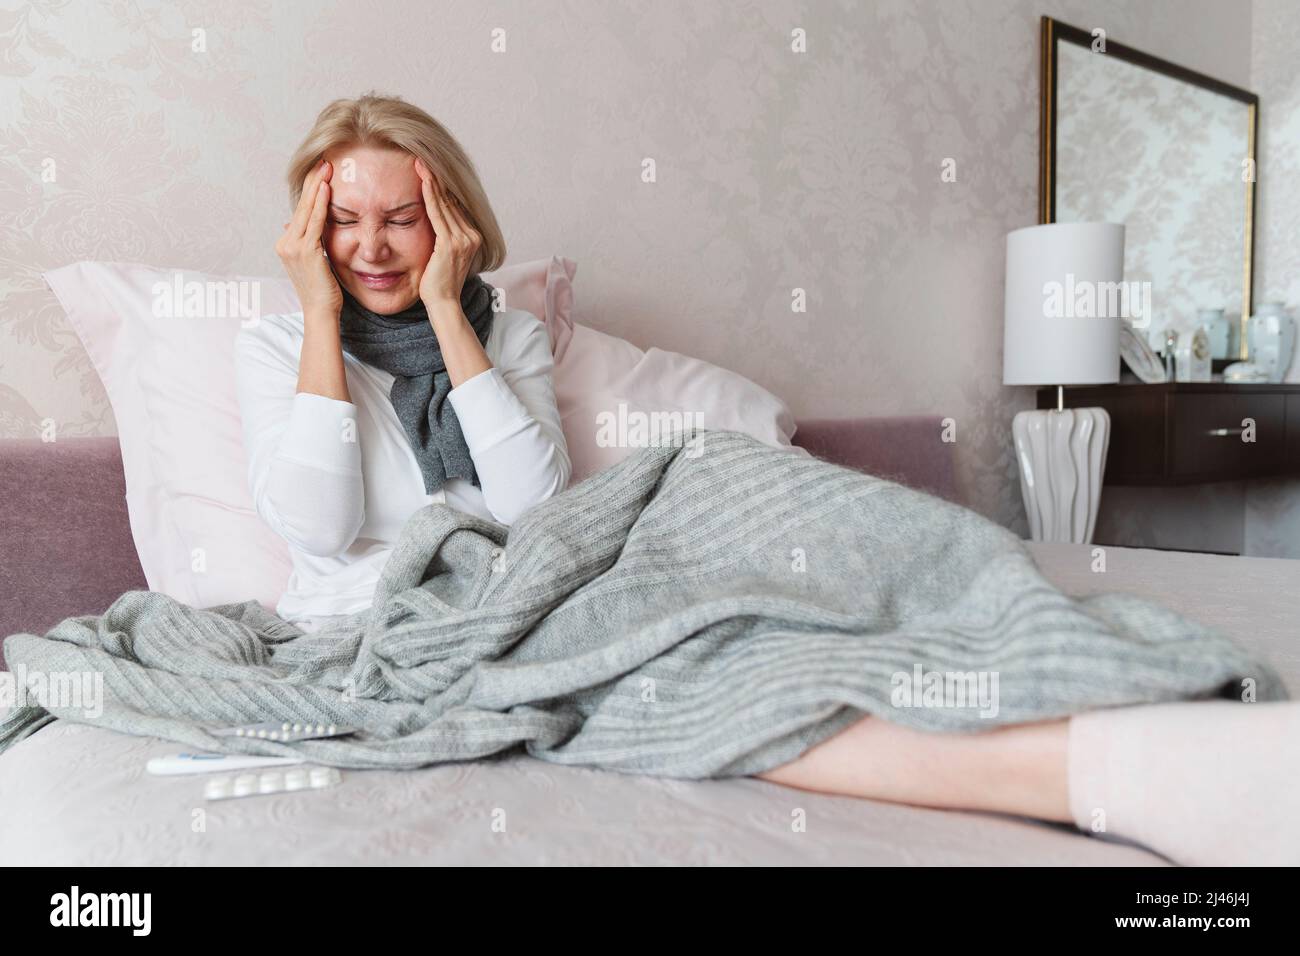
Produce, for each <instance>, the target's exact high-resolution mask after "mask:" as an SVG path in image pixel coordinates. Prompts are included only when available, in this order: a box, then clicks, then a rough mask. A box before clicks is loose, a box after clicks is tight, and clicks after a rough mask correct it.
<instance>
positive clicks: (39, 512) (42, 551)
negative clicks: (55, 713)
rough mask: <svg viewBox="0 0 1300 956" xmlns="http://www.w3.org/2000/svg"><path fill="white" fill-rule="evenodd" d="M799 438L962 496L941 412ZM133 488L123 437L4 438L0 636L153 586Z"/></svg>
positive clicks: (854, 463)
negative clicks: (139, 545) (133, 520)
mask: <svg viewBox="0 0 1300 956" xmlns="http://www.w3.org/2000/svg"><path fill="white" fill-rule="evenodd" d="M794 442H795V444H796V445H800V446H801V447H803V448H806V449H807V450H808V451H809V452H810V453H812V454H814V455H816V456H817V457H819V458H824V459H827V460H829V461H834V462H836V463H838V464H842V465H847V466H849V467H851V468H858V469H861V470H863V471H867V472H870V473H872V474H876V475H881V476H883V477H887V478H891V479H893V480H895V481H899V482H901V483H903V484H907V485H910V486H912V487H915V488H920V489H922V490H924V491H928V492H931V493H932V494H937V495H939V496H941V497H944V498H948V499H949V500H951V501H959V500H960V499H959V497H958V494H957V487H956V482H955V479H954V474H953V462H952V456H951V449H952V446H951V444H948V443H944V442H942V441H940V419H939V418H937V417H922V416H918V417H908V418H846V419H813V420H808V421H803V422H800V423H799V426H798V429H797V431H796V433H795V439H794ZM125 494H126V488H125V484H124V479H123V477H122V456H121V451H120V450H119V447H118V442H117V438H115V437H107V438H72V439H66V438H65V439H61V440H59V441H57V442H48V443H47V442H42V441H40V440H38V439H11V440H5V441H0V554H3V555H4V560H3V561H0V596H2V597H3V602H2V603H0V640H2V639H3V638H4V637H7V636H9V635H10V634H16V633H19V632H24V633H33V634H43V633H44V632H45V631H46V630H47V629H49V628H50V627H52V626H53V625H55V624H57V623H58V622H59V621H61V620H63V619H64V618H66V617H71V616H73V615H76V614H100V613H102V612H103V611H104V609H105V608H107V607H108V605H109V604H111V603H112V602H113V601H114V600H115V599H116V598H117V597H119V596H120V595H121V594H122V592H123V591H129V590H136V589H144V588H147V587H148V584H147V583H146V582H145V579H144V573H143V572H142V571H141V570H140V561H139V559H138V558H137V557H136V548H135V543H134V541H133V540H132V537H131V525H130V522H129V521H128V519H127V510H126V500H125ZM3 667H4V661H3V657H2V656H0V669H2V668H3Z"/></svg>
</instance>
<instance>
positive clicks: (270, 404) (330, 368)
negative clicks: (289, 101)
mask: <svg viewBox="0 0 1300 956" xmlns="http://www.w3.org/2000/svg"><path fill="white" fill-rule="evenodd" d="M289 182H290V187H291V195H292V201H293V203H294V207H295V208H294V212H293V218H292V220H291V221H290V222H288V223H286V224H285V227H284V234H283V235H282V236H281V237H280V239H279V240H278V241H277V243H276V252H277V253H278V254H279V256H280V259H281V261H282V262H283V263H284V267H285V271H286V272H287V273H288V275H289V278H290V279H291V280H292V282H293V285H294V288H295V289H296V290H297V293H298V298H299V301H300V303H301V305H302V311H301V312H298V313H294V314H292V315H287V316H267V317H263V318H262V319H261V321H259V322H258V323H257V324H256V325H254V326H252V327H249V328H247V329H244V330H242V331H241V332H240V334H239V336H238V339H237V343H236V346H237V388H238V395H239V402H240V409H241V414H242V417H243V428H244V442H245V448H246V451H247V453H248V457H249V482H250V484H251V486H252V492H253V499H254V502H255V504H256V507H257V511H258V513H259V514H260V515H261V516H262V518H263V519H264V520H265V521H266V522H267V524H268V525H269V526H270V527H271V528H272V529H274V530H275V531H276V533H277V534H279V535H280V536H281V537H282V538H284V539H285V541H287V542H288V544H289V550H290V555H291V558H292V562H293V573H292V575H291V577H290V579H289V585H288V589H287V590H286V592H285V594H284V595H283V597H282V598H281V600H280V601H279V603H278V604H277V606H276V611H277V613H279V614H280V616H281V617H284V618H285V619H286V620H289V621H293V622H295V623H298V624H299V625H300V626H303V627H304V628H305V629H307V630H314V629H316V628H317V627H319V626H321V625H322V624H324V623H327V622H330V621H332V620H336V619H340V618H342V617H345V616H347V615H350V614H353V613H356V612H359V611H364V610H365V609H366V608H368V607H369V606H370V603H371V599H372V597H373V594H374V589H375V585H376V583H377V582H378V580H379V574H380V571H381V569H382V568H383V565H384V562H385V561H386V560H387V558H388V556H389V554H390V553H391V551H392V548H393V545H394V544H395V543H396V541H397V538H398V535H399V533H400V531H401V528H402V526H403V525H404V524H405V522H406V520H407V519H408V518H409V517H410V516H411V515H412V514H413V513H414V512H415V511H417V510H418V509H419V508H421V507H423V506H425V505H426V504H429V503H431V502H443V503H446V504H448V505H450V506H452V507H454V508H457V509H459V510H461V511H465V512H468V513H471V514H476V515H479V516H481V517H484V518H489V519H493V520H496V521H500V522H502V523H504V524H511V523H513V522H514V521H515V520H516V519H518V517H519V516H520V515H521V514H522V513H523V512H524V511H526V510H527V509H529V508H530V507H532V506H533V505H535V504H537V503H538V502H541V501H543V500H545V499H546V498H548V497H550V496H551V495H553V494H555V493H556V492H558V491H560V490H562V489H563V488H564V487H565V486H566V485H567V484H568V481H569V475H570V470H571V469H570V463H569V456H568V452H567V449H566V446H565V442H564V435H563V433H562V431H561V429H560V416H559V412H558V411H557V409H556V405H555V391H554V387H553V385H552V381H551V369H552V357H551V347H550V341H549V339H548V336H547V333H546V329H545V328H544V326H543V325H542V323H541V322H539V321H538V320H537V319H536V318H535V317H534V316H533V315H532V314H530V313H528V312H525V311H523V310H520V309H512V308H504V309H502V310H501V311H496V312H494V311H493V309H494V305H496V304H497V303H495V302H494V290H493V289H492V288H491V287H490V286H488V285H487V284H485V283H484V282H483V281H482V280H481V279H480V278H479V276H478V273H479V272H482V271H486V270H491V269H495V268H497V267H498V266H499V265H500V264H501V263H502V261H503V260H504V259H505V243H504V240H503V239H502V236H501V230H500V229H499V228H498V226H497V223H496V218H495V216H494V215H493V213H492V209H491V207H490V206H489V205H488V202H487V197H486V196H485V195H484V192H483V188H482V186H481V185H480V183H479V180H478V176H477V174H476V173H475V171H474V167H473V165H472V164H471V163H470V161H469V159H468V158H467V157H466V155H465V153H464V151H463V150H462V149H461V147H460V145H459V144H458V143H457V142H456V140H455V139H454V138H453V137H452V136H451V134H450V133H448V132H447V131H446V130H445V129H444V128H443V127H442V126H441V125H440V124H439V123H438V122H436V121H435V120H434V119H433V118H432V117H430V116H429V115H428V114H427V113H425V112H424V111H423V110H420V109H418V108H417V107H414V106H411V105H409V104H407V103H404V102H402V101H400V100H397V99H391V98H384V97H375V96H366V97H362V98H361V99H358V100H339V101H336V102H334V103H331V104H330V105H329V106H328V107H326V108H325V110H324V111H322V112H321V114H320V116H319V117H318V118H317V120H316V124H315V126H314V128H313V129H312V131H311V133H310V134H309V135H308V136H307V138H306V140H305V141H304V142H303V144H302V145H301V146H300V147H299V148H298V151H297V153H296V154H295V155H294V157H293V159H292V161H291V163H290V167H289Z"/></svg>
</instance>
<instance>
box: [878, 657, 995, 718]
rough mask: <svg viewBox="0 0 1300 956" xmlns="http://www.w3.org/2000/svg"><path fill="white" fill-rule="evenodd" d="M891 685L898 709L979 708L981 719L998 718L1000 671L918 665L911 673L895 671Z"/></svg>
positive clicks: (894, 703) (891, 692)
mask: <svg viewBox="0 0 1300 956" xmlns="http://www.w3.org/2000/svg"><path fill="white" fill-rule="evenodd" d="M889 683H890V685H891V686H892V688H893V689H892V690H891V691H890V695H889V700H890V703H892V704H893V705H894V706H895V707H949V708H967V707H969V708H976V707H977V708H979V712H980V716H981V717H984V718H990V717H996V716H997V715H998V672H997V671H927V670H925V669H924V668H922V667H921V665H920V664H917V665H916V666H914V667H913V668H912V671H911V673H908V672H907V671H895V672H894V673H893V676H891V677H890V679H889Z"/></svg>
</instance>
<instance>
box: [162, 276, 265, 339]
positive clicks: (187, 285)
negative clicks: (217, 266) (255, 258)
mask: <svg viewBox="0 0 1300 956" xmlns="http://www.w3.org/2000/svg"><path fill="white" fill-rule="evenodd" d="M150 291H151V292H152V293H153V314H154V315H155V316H156V317H157V318H160V319H234V318H237V319H239V324H240V326H241V327H242V328H250V327H251V326H254V325H256V324H257V323H258V322H259V321H260V320H261V318H262V283H261V282H259V281H257V280H256V279H227V280H225V281H223V282H214V281H212V280H210V279H205V280H203V281H200V280H198V279H192V280H190V281H189V282H186V281H185V279H184V278H183V277H182V275H181V273H179V272H177V273H174V274H173V275H172V281H171V282H155V283H154V284H153V286H152V287H151V288H150Z"/></svg>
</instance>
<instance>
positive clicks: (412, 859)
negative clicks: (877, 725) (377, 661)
mask: <svg viewBox="0 0 1300 956" xmlns="http://www.w3.org/2000/svg"><path fill="white" fill-rule="evenodd" d="M1030 547H1031V549H1032V550H1033V552H1034V554H1035V558H1036V559H1037V560H1038V562H1039V565H1040V567H1041V568H1042V569H1043V572H1044V574H1045V575H1046V576H1047V577H1048V579H1049V580H1051V581H1053V582H1054V583H1056V584H1057V585H1058V586H1060V587H1061V588H1063V589H1064V590H1065V591H1066V592H1067V593H1070V594H1076V595H1082V594H1088V593H1095V592H1099V591H1127V592H1130V593H1134V594H1139V595H1143V596H1146V597H1150V598H1153V599H1155V600H1158V601H1161V602H1163V603H1166V604H1168V605H1170V606H1173V607H1176V608H1178V609H1179V610H1181V611H1183V612H1184V613H1186V614H1188V615H1189V616H1191V617H1194V618H1197V619H1200V620H1202V621H1204V622H1205V623H1207V624H1211V625H1214V626H1217V627H1220V628H1222V629H1223V630H1224V631H1225V632H1226V633H1228V634H1230V635H1232V636H1233V637H1235V638H1236V639H1238V640H1239V641H1240V642H1241V643H1242V644H1243V645H1245V646H1246V647H1248V648H1250V649H1251V650H1253V651H1254V652H1255V653H1256V654H1258V655H1259V656H1262V657H1264V658H1266V659H1267V660H1269V661H1270V662H1271V663H1273V665H1274V666H1275V667H1276V668H1277V669H1278V670H1279V671H1280V672H1281V674H1282V675H1283V678H1284V680H1285V681H1286V683H1287V686H1288V688H1289V689H1290V690H1291V692H1292V694H1293V695H1294V694H1295V693H1296V690H1297V688H1300V641H1297V640H1296V638H1295V635H1294V622H1295V621H1297V620H1300V561H1286V560H1281V559H1272V558H1239V557H1224V556H1218V555H1204V554H1182V553H1172V552H1158V551H1149V550H1142V549H1128V548H1114V547H1108V548H1106V549H1105V553H1104V557H1105V570H1104V571H1102V570H1097V568H1098V564H1097V558H1096V557H1095V554H1094V549H1093V548H1092V547H1090V546H1086V545H1066V544H1041V543H1033V544H1031V545H1030ZM178 749H180V748H179V747H178V746H177V745H176V744H172V743H168V742H167V741H164V740H159V739H156V738H148V737H130V736H126V735H123V734H119V733H117V732H115V731H111V730H106V729H103V728H97V727H89V726H84V725H77V724H70V723H66V722H63V721H56V722H55V723H53V724H51V725H50V726H48V727H46V728H44V729H42V730H41V731H39V732H38V733H36V734H34V735H33V736H32V737H30V738H28V739H27V740H24V741H22V742H21V743H19V744H17V745H16V746H14V747H13V748H12V749H11V750H10V751H9V752H7V753H6V754H4V755H0V863H4V864H59V865H177V864H181V865H188V864H208V865H226V864H232V865H234V864H238V865H249V864H279V865H284V864H291V865H292V864H299V865H315V864H331V865H384V864H430V863H431V864H483V863H492V864H524V865H543V864H649V865H656V864H687V865H691V864H757V865H767V864H869V865H898V864H901V865H913V864H916V865H965V864H971V865H1010V864H1033V865H1072V866H1093V865H1101V866H1127V865H1139V866H1149V865H1162V864H1165V863H1166V861H1164V860H1163V859H1162V858H1161V857H1159V856H1157V855H1155V854H1152V853H1150V852H1148V851H1146V850H1144V849H1142V848H1140V847H1136V846H1133V845H1130V844H1126V843H1123V842H1121V841H1119V840H1115V839H1112V838H1098V837H1094V836H1087V835H1084V834H1081V833H1078V832H1075V831H1074V830H1073V829H1072V828H1070V827H1066V826H1061V825H1057V824H1048V823H1041V822H1037V821H1032V820H1026V819H1021V818H1016V817H1011V816H1002V815H997V814H989V813H966V812H954V811H943V810H929V809H922V808H916V807H906V806H900V805H893V804H887V803H881V802H876V801H870V800H863V799H858V798H853V797H842V796H831V795H826V794H816V793H810V792H807V791H802V790H795V789H791V788H788V787H783V786H781V785H779V784H775V783H769V782H767V781H763V780H758V779H754V778H737V779H728V780H705V781H686V780H674V779H665V778H657V777H645V776H634V775H628V774H622V773H617V772H613V771H606V770H598V769H594V768H583V767H564V766H558V765H553V764H548V763H545V762H543V761H540V760H537V759H534V758H531V757H528V756H525V755H519V754H512V755H509V756H503V757H497V758H493V759H490V760H483V761H476V762H472V763H462V764H447V765H442V766H438V767H431V768H427V769H424V770H418V771H407V772H395V771H351V770H349V771H344V772H343V777H344V780H343V784H342V785H341V786H339V787H336V788H333V789H330V790H322V791H309V792H297V793H289V794H277V795H273V796H259V797H252V798H247V799H241V800H227V801H220V802H213V803H207V802H205V801H204V800H203V798H202V780H203V778H202V777H170V778H168V777H155V776H152V775H150V774H148V773H146V771H145V769H144V768H145V763H146V762H147V760H148V759H149V758H150V757H153V756H158V755H162V754H166V753H174V752H176V751H177V750H178Z"/></svg>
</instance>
